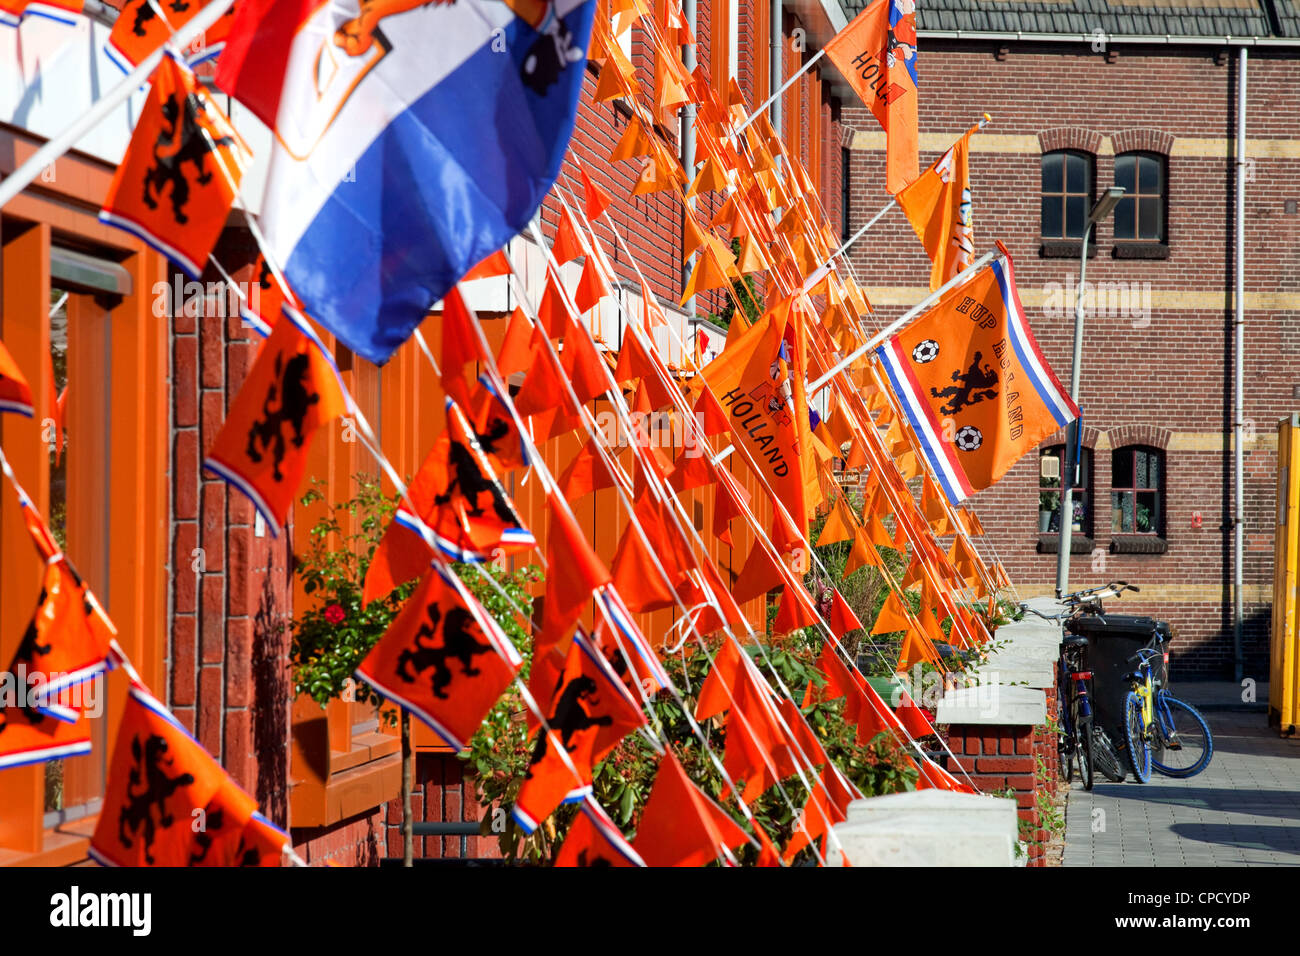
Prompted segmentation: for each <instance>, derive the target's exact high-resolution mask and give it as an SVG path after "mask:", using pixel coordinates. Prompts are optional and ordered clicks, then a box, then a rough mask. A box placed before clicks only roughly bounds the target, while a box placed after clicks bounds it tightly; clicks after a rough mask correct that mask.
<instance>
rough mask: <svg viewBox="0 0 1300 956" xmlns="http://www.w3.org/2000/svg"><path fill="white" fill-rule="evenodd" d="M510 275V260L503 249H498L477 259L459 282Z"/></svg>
mask: <svg viewBox="0 0 1300 956" xmlns="http://www.w3.org/2000/svg"><path fill="white" fill-rule="evenodd" d="M508 275H510V260H509V259H507V258H506V254H505V252H504V251H503V250H501V249H498V250H497V251H496V252H494V253H492V254H491V255H489V256H486V257H484V258H483V259H482V260H481V261H479V262H478V263H477V264H476V265H475V266H474V267H473V268H472V269H470V270H469V272H466V273H465V275H464V276H463V277H462V278H461V280H460V281H461V282H473V281H475V280H476V279H494V278H496V277H497V276H508Z"/></svg>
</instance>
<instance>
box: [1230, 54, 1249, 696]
mask: <svg viewBox="0 0 1300 956" xmlns="http://www.w3.org/2000/svg"><path fill="white" fill-rule="evenodd" d="M1248 59H1249V53H1248V52H1247V50H1246V48H1245V47H1244V46H1243V47H1241V48H1240V49H1238V50H1237V143H1236V148H1235V150H1234V151H1233V156H1234V158H1235V160H1236V166H1237V188H1236V202H1237V224H1236V243H1235V245H1236V249H1235V250H1234V253H1233V260H1234V261H1233V268H1232V273H1233V284H1234V289H1233V296H1232V299H1233V307H1234V309H1235V313H1236V315H1235V317H1234V319H1233V340H1232V358H1233V363H1232V364H1233V382H1232V392H1233V395H1232V405H1233V413H1232V471H1233V482H1232V486H1233V496H1234V501H1233V519H1232V591H1233V595H1232V605H1233V606H1232V673H1233V680H1235V681H1236V682H1237V683H1241V679H1242V676H1243V671H1244V669H1245V662H1244V660H1243V659H1242V650H1241V644H1242V630H1243V622H1244V612H1243V604H1244V600H1243V594H1242V592H1243V590H1244V585H1243V578H1244V575H1243V572H1242V566H1241V565H1242V556H1243V553H1244V551H1245V534H1246V495H1245V488H1244V487H1243V485H1244V479H1245V471H1246V463H1245V459H1246V451H1245V448H1243V447H1242V439H1243V438H1244V437H1245V424H1246V398H1245V381H1244V372H1245V364H1246V363H1245V360H1244V356H1243V354H1242V353H1243V351H1244V349H1245V346H1246V277H1245V275H1244V269H1245V265H1246V64H1247V61H1248Z"/></svg>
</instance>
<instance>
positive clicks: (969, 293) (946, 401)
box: [876, 249, 1079, 505]
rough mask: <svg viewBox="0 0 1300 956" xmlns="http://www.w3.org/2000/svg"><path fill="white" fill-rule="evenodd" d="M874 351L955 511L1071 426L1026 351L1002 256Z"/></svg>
mask: <svg viewBox="0 0 1300 956" xmlns="http://www.w3.org/2000/svg"><path fill="white" fill-rule="evenodd" d="M967 275H968V276H969V278H966V279H965V280H964V281H962V282H961V283H960V284H958V285H957V286H956V287H955V288H953V289H951V290H950V291H949V292H947V293H946V294H945V295H944V296H943V297H942V298H941V299H940V300H939V301H938V303H937V304H935V305H934V306H933V307H932V308H931V309H930V310H929V311H928V312H926V313H925V314H924V315H923V316H921V317H920V318H919V319H917V320H916V321H915V322H913V323H912V324H911V325H909V326H908V327H907V328H905V329H904V330H903V331H902V332H900V333H898V334H897V335H895V336H893V337H892V338H890V339H889V340H888V341H887V342H885V343H884V344H883V345H881V346H880V347H879V348H878V349H877V350H876V351H877V356H878V357H879V359H880V361H881V364H882V365H883V367H884V369H885V371H886V373H887V375H888V378H889V384H890V387H891V388H892V389H893V391H894V394H895V395H896V396H897V397H898V399H899V403H900V405H901V406H902V408H903V409H904V411H905V412H906V413H907V417H908V421H909V423H910V424H911V426H912V431H913V432H914V433H915V434H916V437H917V440H918V442H919V443H920V445H921V448H922V450H923V452H924V453H925V456H926V458H927V459H929V462H930V465H931V469H932V471H933V472H934V474H935V476H936V477H937V478H938V481H939V485H940V487H941V488H942V489H943V492H944V494H945V495H947V497H948V500H949V501H950V502H952V503H953V504H954V505H957V504H960V503H961V502H962V501H963V500H964V499H965V498H968V497H969V496H970V495H972V494H974V493H975V492H976V491H979V490H980V489H982V488H987V487H988V486H989V485H992V484H993V483H994V482H996V481H997V480H998V479H999V478H1001V477H1002V476H1003V475H1004V474H1006V473H1007V471H1008V470H1009V469H1010V468H1011V466H1012V465H1014V464H1015V463H1016V462H1017V461H1019V460H1020V458H1021V457H1022V456H1024V455H1025V454H1026V453H1028V452H1029V451H1030V450H1031V449H1032V448H1034V447H1035V446H1036V445H1037V444H1038V443H1039V442H1040V441H1042V440H1043V439H1044V438H1046V437H1047V436H1048V435H1050V434H1052V433H1053V432H1055V431H1056V430H1057V429H1059V428H1061V427H1063V426H1064V425H1067V424H1069V423H1070V422H1071V421H1073V420H1074V419H1075V418H1077V417H1078V416H1079V408H1078V406H1077V405H1075V403H1074V402H1073V401H1072V400H1071V399H1070V396H1069V393H1068V392H1067V391H1066V390H1065V389H1064V388H1063V387H1062V386H1061V383H1060V382H1059V381H1057V378H1056V376H1055V375H1054V374H1052V370H1051V368H1050V366H1048V364H1047V359H1046V358H1044V357H1043V353H1042V351H1041V350H1040V349H1039V348H1038V343H1037V342H1036V341H1034V337H1033V334H1032V333H1031V332H1030V330H1029V324H1028V322H1027V320H1026V318H1025V311H1024V308H1023V307H1022V306H1021V304H1020V295H1019V293H1017V291H1016V283H1015V273H1014V270H1013V268H1012V263H1011V257H1010V256H1009V255H1007V254H1006V252H1005V249H1004V250H1003V256H1002V258H1001V259H998V260H995V261H994V262H993V263H991V264H990V265H989V266H987V267H986V268H983V269H981V270H980V271H979V272H978V273H976V274H974V275H970V273H969V272H968V273H967Z"/></svg>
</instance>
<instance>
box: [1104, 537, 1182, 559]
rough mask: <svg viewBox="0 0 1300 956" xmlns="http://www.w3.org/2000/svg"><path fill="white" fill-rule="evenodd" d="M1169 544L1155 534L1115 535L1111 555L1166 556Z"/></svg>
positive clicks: (1112, 539) (1111, 540)
mask: <svg viewBox="0 0 1300 956" xmlns="http://www.w3.org/2000/svg"><path fill="white" fill-rule="evenodd" d="M1168 550H1169V542H1168V541H1166V540H1165V539H1164V538H1162V537H1160V536H1159V535H1154V534H1115V535H1111V538H1110V552H1111V554H1164V553H1165V552H1166V551H1168Z"/></svg>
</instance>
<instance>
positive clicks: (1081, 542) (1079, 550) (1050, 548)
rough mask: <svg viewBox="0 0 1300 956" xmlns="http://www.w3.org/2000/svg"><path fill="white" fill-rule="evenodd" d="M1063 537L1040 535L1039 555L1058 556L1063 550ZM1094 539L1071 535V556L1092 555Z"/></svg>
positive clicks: (1083, 535) (1082, 535)
mask: <svg viewBox="0 0 1300 956" xmlns="http://www.w3.org/2000/svg"><path fill="white" fill-rule="evenodd" d="M1060 538H1061V536H1060V535H1059V534H1040V535H1039V536H1038V553H1039V554H1056V553H1057V552H1058V551H1060V550H1061V542H1060ZM1093 547H1094V545H1093V541H1092V538H1090V537H1088V536H1087V535H1085V534H1073V533H1072V534H1071V535H1070V553H1071V554H1092V549H1093Z"/></svg>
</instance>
